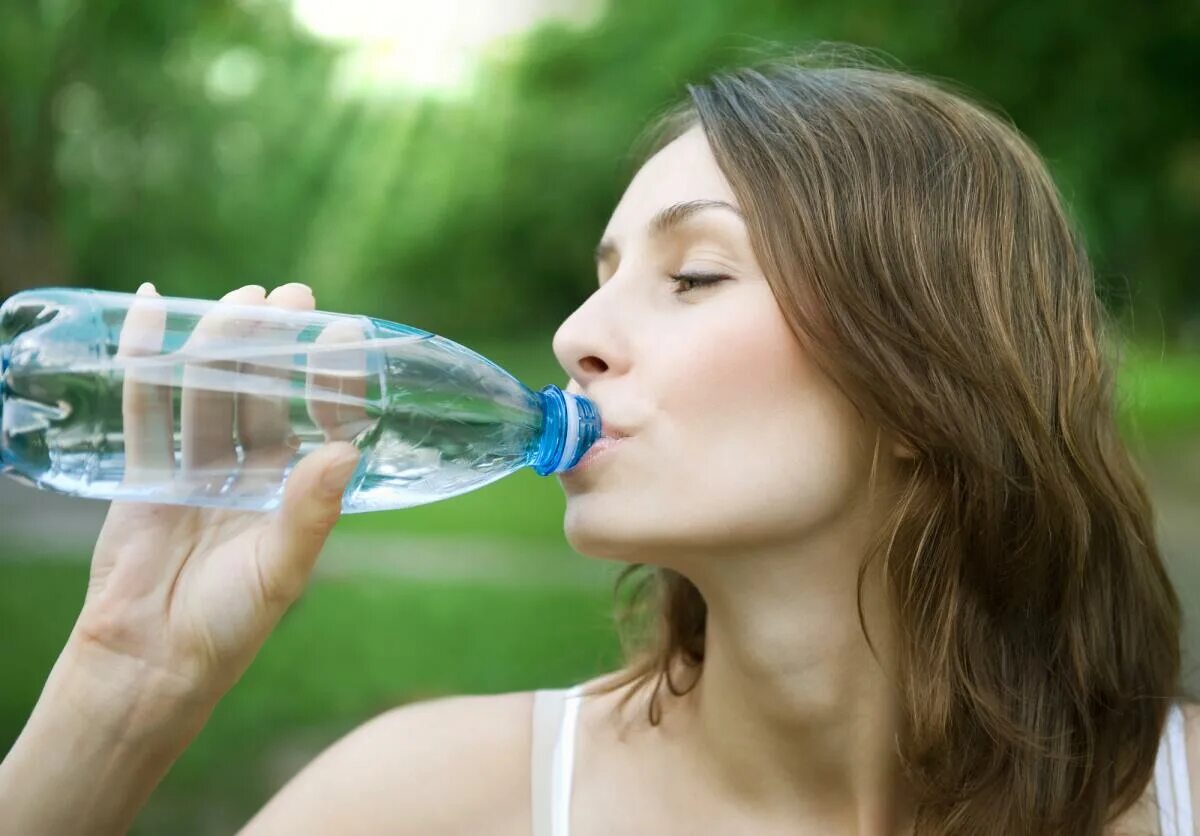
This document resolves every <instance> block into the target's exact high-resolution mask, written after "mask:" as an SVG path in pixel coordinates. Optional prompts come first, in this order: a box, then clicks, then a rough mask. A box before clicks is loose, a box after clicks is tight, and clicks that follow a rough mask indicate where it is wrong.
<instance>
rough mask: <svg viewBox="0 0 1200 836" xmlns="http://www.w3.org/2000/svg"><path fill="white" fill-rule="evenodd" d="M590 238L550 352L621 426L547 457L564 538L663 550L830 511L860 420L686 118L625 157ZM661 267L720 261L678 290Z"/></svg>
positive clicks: (833, 513)
mask: <svg viewBox="0 0 1200 836" xmlns="http://www.w3.org/2000/svg"><path fill="white" fill-rule="evenodd" d="M680 206H684V207H689V206H690V207H691V209H684V210H680V209H679V208H678V207H680ZM672 207H675V209H674V210H673V214H671V215H668V216H667V218H666V220H665V221H664V220H663V218H662V216H661V215H660V213H662V212H664V210H667V211H671V208H672ZM656 218H657V219H658V220H656ZM597 255H598V262H597V273H598V278H599V287H598V289H597V290H596V291H595V292H594V293H592V295H591V296H589V297H588V298H587V299H586V300H585V301H584V302H583V304H582V305H581V306H580V307H579V308H578V309H577V310H576V311H575V312H574V313H573V314H571V316H570V317H568V318H567V320H566V321H565V322H563V324H562V325H561V326H560V328H559V329H558V332H557V333H556V334H555V337H554V352H555V354H556V355H557V357H558V360H559V362H560V363H561V364H562V366H563V368H564V369H566V370H567V371H568V373H569V374H570V376H571V381H570V383H569V385H568V386H567V387H566V388H567V390H568V391H570V392H574V393H577V394H583V395H585V396H587V397H588V398H590V399H591V400H593V401H594V402H595V403H596V405H597V407H598V408H599V410H600V416H601V419H602V421H603V423H604V424H605V429H606V431H608V432H612V431H614V430H620V431H625V432H627V433H629V436H628V437H627V438H624V439H622V440H621V441H619V442H618V443H617V445H616V446H614V447H613V448H612V449H611V450H608V451H607V452H606V453H605V454H604V455H603V456H602V457H599V458H597V460H596V461H595V462H594V463H592V464H590V465H589V466H588V467H587V468H585V469H583V470H577V471H568V472H566V473H563V474H560V476H559V478H560V480H561V482H562V485H563V489H564V491H565V492H566V495H567V508H566V517H565V521H564V528H565V533H566V536H567V540H568V542H570V543H571V545H572V547H573V548H575V549H576V550H577V551H579V552H580V553H582V554H588V555H592V556H595V557H605V558H612V559H617V560H629V561H635V560H636V561H638V562H645V563H657V564H659V565H667V566H672V565H675V566H679V565H682V563H683V560H685V559H686V558H687V557H688V556H695V555H697V553H700V552H712V553H719V552H739V551H747V550H752V549H757V548H763V547H767V548H769V547H772V546H779V545H784V546H787V545H790V544H794V543H798V542H799V541H802V540H803V539H805V538H806V537H808V536H810V535H812V534H813V533H814V532H817V531H818V530H820V529H822V528H824V527H826V526H829V525H831V524H833V525H836V524H838V522H839V521H840V520H844V519H845V517H846V515H847V513H848V512H852V511H853V510H854V508H855V507H856V506H857V504H858V502H859V501H860V499H861V498H862V496H863V495H864V493H865V488H866V483H867V478H868V475H869V473H870V467H871V458H872V453H873V449H874V441H875V435H874V429H873V428H868V427H867V426H865V425H864V423H863V420H862V418H861V417H860V416H859V414H858V412H857V411H856V410H855V408H854V407H853V406H852V405H851V404H850V402H849V401H848V400H847V399H846V398H845V396H843V395H842V394H841V392H840V390H838V389H837V388H836V387H835V386H834V385H833V384H832V382H831V381H830V380H828V379H827V378H826V377H825V376H823V374H821V373H820V372H819V371H818V370H817V368H816V367H815V365H813V364H812V363H811V362H810V361H809V359H808V358H807V357H806V356H805V354H804V352H803V351H802V350H801V347H800V344H799V342H798V341H797V339H796V338H795V337H794V336H793V334H792V332H791V330H790V329H789V327H788V325H787V323H786V322H785V320H784V317H783V314H782V313H781V311H780V309H779V307H778V305H777V304H776V301H775V296H774V295H773V293H772V291H771V288H770V286H769V285H768V284H767V281H766V279H765V278H764V277H763V274H762V272H761V270H760V269H759V266H758V263H757V262H756V260H755V257H754V253H753V252H752V251H751V247H750V241H749V237H748V235H747V231H746V227H745V224H744V222H743V220H742V218H741V215H740V211H739V210H738V208H737V200H736V198H735V197H734V194H733V192H732V191H731V189H730V187H729V184H728V183H727V182H726V180H725V177H724V175H723V174H722V173H721V170H720V168H718V166H717V163H716V160H715V159H714V157H713V155H712V151H711V149H710V147H709V145H708V142H707V140H706V138H705V135H704V133H703V131H702V130H701V129H700V128H694V129H692V130H690V131H688V132H687V133H685V134H684V135H683V136H681V137H680V138H679V139H677V140H675V141H674V142H672V143H671V144H670V145H668V146H667V147H665V148H664V149H663V150H662V151H660V152H659V153H658V154H657V155H655V156H654V157H653V158H652V159H650V160H649V161H648V162H647V163H646V164H645V166H644V167H643V168H642V169H641V170H640V171H639V172H638V173H637V175H636V176H635V177H634V179H633V181H632V183H630V185H629V188H628V189H627V190H626V192H625V194H624V195H623V196H622V198H621V201H620V203H618V205H617V208H616V210H615V211H614V212H613V215H612V218H611V220H610V221H609V223H608V227H607V228H606V229H605V230H604V235H603V239H602V243H601V245H600V247H599V249H598V251H597ZM672 274H693V275H695V274H717V275H723V276H727V277H728V278H726V279H724V280H722V281H720V282H718V283H716V284H713V285H709V286H706V287H705V286H695V287H694V288H693V289H688V285H687V284H686V283H684V284H679V283H677V282H675V281H673V280H672V278H671V276H672ZM797 278H802V277H797ZM677 291H684V292H677ZM881 464H882V462H881Z"/></svg>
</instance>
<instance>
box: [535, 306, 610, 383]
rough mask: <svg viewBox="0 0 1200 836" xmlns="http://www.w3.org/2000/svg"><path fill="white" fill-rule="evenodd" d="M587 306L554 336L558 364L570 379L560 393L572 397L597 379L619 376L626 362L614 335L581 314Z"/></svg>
mask: <svg viewBox="0 0 1200 836" xmlns="http://www.w3.org/2000/svg"><path fill="white" fill-rule="evenodd" d="M586 308H587V305H586V304H585V305H584V306H583V307H581V308H579V309H578V310H576V311H575V313H574V314H572V315H571V316H569V317H568V318H567V319H566V320H565V321H564V322H563V324H562V325H561V326H559V329H558V331H557V332H556V333H555V334H554V341H553V348H554V355H555V357H556V358H557V359H558V363H559V365H560V366H562V367H563V369H564V370H565V371H566V372H567V374H568V375H569V376H570V379H569V380H568V382H567V386H565V387H563V388H564V391H567V392H570V393H572V394H575V395H582V394H584V391H585V390H590V389H591V388H592V386H593V385H594V384H595V382H596V381H597V380H600V379H602V378H603V377H605V376H606V375H607V376H612V375H614V374H620V373H623V371H624V369H625V367H626V366H627V364H628V361H627V360H626V359H625V354H624V353H623V350H622V349H621V347H620V345H619V340H618V339H617V338H616V337H615V335H614V334H613V333H612V332H611V331H610V330H608V329H607V328H606V327H604V326H603V325H602V324H601V323H600V322H598V321H596V320H595V319H594V318H593V319H588V318H587V317H585V316H581V314H584V312H585V310H586Z"/></svg>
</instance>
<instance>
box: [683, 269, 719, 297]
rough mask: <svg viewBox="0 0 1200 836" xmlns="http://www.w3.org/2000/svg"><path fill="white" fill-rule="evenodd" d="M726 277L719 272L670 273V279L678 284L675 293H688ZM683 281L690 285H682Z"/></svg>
mask: <svg viewBox="0 0 1200 836" xmlns="http://www.w3.org/2000/svg"><path fill="white" fill-rule="evenodd" d="M728 278H729V276H725V275H721V274H719V273H674V274H672V275H671V281H673V282H676V283H678V284H679V285H680V286H679V287H677V288H675V290H674V292H675V293H677V294H683V293H690V292H692V291H693V290H696V289H698V288H702V287H709V286H711V285H714V284H717V283H718V282H723V281H725V280H726V279H728ZM685 283H690V284H691V287H684V285H685Z"/></svg>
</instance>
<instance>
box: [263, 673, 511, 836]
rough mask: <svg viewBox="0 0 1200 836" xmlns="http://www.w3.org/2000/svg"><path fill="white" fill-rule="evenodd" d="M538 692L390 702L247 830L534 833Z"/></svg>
mask: <svg viewBox="0 0 1200 836" xmlns="http://www.w3.org/2000/svg"><path fill="white" fill-rule="evenodd" d="M533 697H534V692H532V691H519V692H511V693H504V694H489V695H466V696H452V697H442V698H438V699H431V700H425V701H421V702H414V703H410V704H407V705H404V706H400V707H398V708H394V709H391V710H388V711H386V712H384V713H382V714H380V715H378V716H376V717H374V718H372V719H371V720H368V721H367V722H365V723H363V724H362V725H360V726H358V727H357V728H355V729H354V730H353V731H351V732H350V733H348V734H347V735H346V736H345V737H343V738H341V739H340V740H338V741H337V742H335V743H334V744H333V745H331V746H330V747H329V748H328V749H326V750H325V751H323V752H322V753H321V754H320V755H318V756H317V757H316V758H315V759H314V760H313V761H312V762H310V763H309V764H308V765H307V766H305V767H304V768H303V769H302V770H301V771H300V773H299V774H297V775H296V776H295V777H294V778H292V779H291V781H289V782H288V783H287V784H286V785H285V786H284V787H283V788H282V789H281V790H280V791H279V792H278V793H277V794H276V795H275V796H274V797H273V798H272V799H271V800H270V801H269V802H268V803H267V804H266V806H264V807H263V808H262V810H261V811H259V813H258V815H256V816H255V817H254V819H252V820H251V821H250V822H249V823H248V824H247V825H246V827H245V828H244V829H243V830H242V831H241V833H243V834H252V835H253V836H260V834H276V833H279V834H282V833H288V834H295V833H333V832H336V833H339V834H354V833H364V834H365V833H379V832H383V831H386V832H388V833H413V834H418V833H421V834H425V833H443V832H455V833H457V832H462V833H466V832H475V833H482V832H487V833H496V834H505V833H509V832H511V833H520V834H528V833H529V831H530V827H531V823H530V793H529V786H530V773H529V764H530V754H531V742H530V730H531V717H532V707H533Z"/></svg>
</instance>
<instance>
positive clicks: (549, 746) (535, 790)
mask: <svg viewBox="0 0 1200 836" xmlns="http://www.w3.org/2000/svg"><path fill="white" fill-rule="evenodd" d="M578 693H579V686H575V687H574V688H562V689H545V690H539V691H534V694H533V750H532V762H531V764H530V779H531V784H532V786H531V790H532V798H531V800H532V803H533V814H532V819H533V836H567V831H566V829H565V826H566V813H567V804H566V802H567V801H568V800H569V799H570V797H571V796H570V787H571V767H572V765H573V763H574V744H575V720H576V718H577V716H578V711H579V700H578V699H576V698H574V697H576V696H577V695H578Z"/></svg>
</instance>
